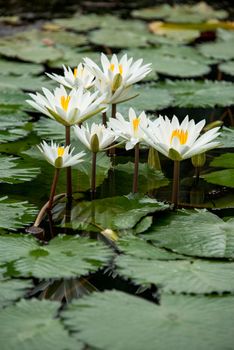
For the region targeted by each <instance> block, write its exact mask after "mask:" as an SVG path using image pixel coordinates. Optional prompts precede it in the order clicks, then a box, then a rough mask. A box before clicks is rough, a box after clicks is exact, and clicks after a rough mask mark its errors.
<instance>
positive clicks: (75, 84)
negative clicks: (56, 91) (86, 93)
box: [46, 63, 95, 89]
mask: <svg viewBox="0 0 234 350" xmlns="http://www.w3.org/2000/svg"><path fill="white" fill-rule="evenodd" d="M63 70H64V75H58V74H55V73H52V74H49V73H46V74H47V75H48V77H49V78H51V79H53V80H55V81H57V82H58V83H59V84H61V85H63V86H65V87H67V88H69V89H73V88H75V89H78V88H79V87H80V86H82V87H83V88H85V89H89V88H91V87H92V86H93V84H94V79H95V77H94V75H93V74H92V73H91V72H90V71H89V70H88V69H87V68H86V67H85V66H84V65H83V64H82V63H80V64H78V66H77V67H76V68H74V70H72V69H71V68H70V67H67V68H66V67H65V66H64V65H63Z"/></svg>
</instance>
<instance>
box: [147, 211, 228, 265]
mask: <svg viewBox="0 0 234 350" xmlns="http://www.w3.org/2000/svg"><path fill="white" fill-rule="evenodd" d="M233 227H234V222H233V220H229V221H227V222H224V221H223V220H222V219H220V218H219V217H218V216H216V215H214V214H212V213H209V212H206V211H198V212H196V211H191V212H190V211H182V212H180V213H176V214H170V215H169V216H167V217H166V218H164V219H163V218H162V219H159V220H158V222H157V225H154V226H151V228H150V230H149V232H148V233H144V238H146V239H150V240H152V241H153V242H154V243H155V244H156V245H157V246H158V247H164V248H167V249H170V250H172V251H173V252H176V253H179V254H184V255H188V256H199V257H210V258H234V235H233Z"/></svg>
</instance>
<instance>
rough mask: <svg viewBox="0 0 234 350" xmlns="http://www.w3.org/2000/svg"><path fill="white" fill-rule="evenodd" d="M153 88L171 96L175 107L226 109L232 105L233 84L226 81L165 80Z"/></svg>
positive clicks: (233, 101) (233, 100)
mask: <svg viewBox="0 0 234 350" xmlns="http://www.w3.org/2000/svg"><path fill="white" fill-rule="evenodd" d="M156 84H157V83H156ZM155 86H156V87H157V88H162V89H164V90H167V91H168V92H169V93H170V94H171V95H172V96H173V98H174V101H173V106H175V107H187V108H195V107H202V108H205V107H215V106H220V107H227V106H231V105H233V104H234V95H233V87H234V84H233V83H229V82H226V81H210V80H205V81H204V82H203V81H194V80H175V81H171V80H167V81H166V83H159V84H157V85H155Z"/></svg>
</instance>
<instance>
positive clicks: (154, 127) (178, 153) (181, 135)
mask: <svg viewBox="0 0 234 350" xmlns="http://www.w3.org/2000/svg"><path fill="white" fill-rule="evenodd" d="M204 125H205V120H201V121H200V122H199V123H197V124H195V121H194V120H193V119H191V120H189V118H188V116H186V117H185V118H184V120H183V121H182V123H181V124H180V123H179V120H178V118H177V117H176V116H173V118H172V120H171V121H170V120H169V119H168V117H167V116H165V119H164V118H163V117H162V116H160V117H159V118H158V119H157V123H155V122H149V125H148V127H147V128H142V129H143V130H144V132H145V136H146V137H145V142H146V143H148V144H149V145H150V146H152V147H153V148H155V149H156V150H158V151H159V152H161V153H162V154H164V155H165V156H166V157H168V158H171V159H172V160H182V159H187V158H191V157H192V156H194V155H196V154H200V153H203V152H206V151H208V150H210V149H212V148H215V147H218V146H219V145H220V142H218V141H214V140H215V139H216V138H217V136H219V134H220V133H219V132H218V131H219V129H220V127H216V128H213V129H211V130H209V131H207V132H205V133H204V134H202V135H200V133H201V131H202V129H203V127H204Z"/></svg>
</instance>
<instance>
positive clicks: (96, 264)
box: [0, 235, 112, 278]
mask: <svg viewBox="0 0 234 350" xmlns="http://www.w3.org/2000/svg"><path fill="white" fill-rule="evenodd" d="M0 242H1V247H0V250H1V261H2V262H5V263H6V262H10V261H14V268H15V270H16V271H17V273H19V274H20V275H21V276H34V277H37V278H62V277H64V278H65V277H67V278H68V277H74V276H81V275H86V274H88V273H90V272H93V271H97V270H98V269H99V268H100V267H102V266H103V265H105V264H107V263H108V260H109V259H110V258H111V255H112V253H111V251H110V250H109V249H108V248H107V247H106V246H105V245H104V244H102V243H101V242H99V241H95V240H90V239H88V238H81V237H77V236H57V237H56V238H54V239H52V240H51V241H50V243H49V244H48V245H43V246H42V245H40V244H38V243H37V242H36V241H35V240H34V239H33V238H32V237H28V236H21V235H13V236H12V235H4V236H0ZM19 245H20V248H19V247H18V246H19ZM8 248H9V249H8ZM4 251H5V253H4ZM9 251H11V254H10V253H9Z"/></svg>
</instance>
